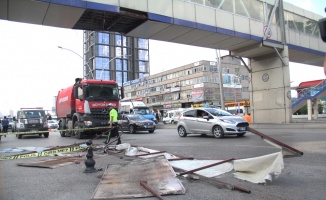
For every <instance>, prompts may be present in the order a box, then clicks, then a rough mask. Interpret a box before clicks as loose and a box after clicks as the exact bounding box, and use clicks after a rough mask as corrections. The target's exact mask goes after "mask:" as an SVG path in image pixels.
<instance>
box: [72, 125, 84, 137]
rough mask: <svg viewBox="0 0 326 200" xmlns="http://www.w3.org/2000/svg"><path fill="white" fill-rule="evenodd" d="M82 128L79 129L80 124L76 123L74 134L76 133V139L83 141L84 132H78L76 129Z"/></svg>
mask: <svg viewBox="0 0 326 200" xmlns="http://www.w3.org/2000/svg"><path fill="white" fill-rule="evenodd" d="M79 128H80V127H79V123H78V121H77V122H75V125H74V129H75V130H74V133H75V137H76V138H77V139H83V138H84V133H83V132H82V131H80V130H76V129H79Z"/></svg>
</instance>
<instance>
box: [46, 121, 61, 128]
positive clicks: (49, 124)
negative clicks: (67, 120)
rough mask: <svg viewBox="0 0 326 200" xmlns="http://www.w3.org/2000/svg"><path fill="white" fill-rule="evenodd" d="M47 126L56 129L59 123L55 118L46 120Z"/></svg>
mask: <svg viewBox="0 0 326 200" xmlns="http://www.w3.org/2000/svg"><path fill="white" fill-rule="evenodd" d="M48 128H49V129H58V128H59V124H58V122H57V121H56V120H48Z"/></svg>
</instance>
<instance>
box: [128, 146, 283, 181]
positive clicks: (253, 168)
mask: <svg viewBox="0 0 326 200" xmlns="http://www.w3.org/2000/svg"><path fill="white" fill-rule="evenodd" d="M124 146H128V145H127V144H125V145H124ZM128 149H129V150H130V151H133V153H132V155H137V156H138V155H141V154H144V155H145V156H138V157H140V158H150V157H157V156H164V157H165V158H166V159H169V160H170V159H175V158H178V157H177V156H175V155H173V154H170V153H166V152H165V153H161V154H152V155H146V154H148V153H154V152H159V151H157V150H153V149H147V148H143V147H130V148H126V149H125V150H126V151H128ZM125 154H126V155H128V154H129V153H128V152H126V153H125ZM221 161H222V160H177V161H173V160H170V161H169V163H170V165H172V166H173V167H176V168H179V169H182V170H184V171H190V170H193V169H196V168H200V167H204V166H207V165H211V164H213V163H216V162H221ZM235 163H237V165H236V166H237V169H235ZM246 166H250V168H248V169H247V168H246ZM283 168H284V164H283V156H282V151H281V152H277V153H273V154H268V155H264V156H260V157H255V158H247V159H239V160H234V161H233V162H228V163H223V164H221V165H217V166H213V167H210V168H207V169H203V170H200V171H196V174H199V175H201V176H205V177H216V176H219V175H221V174H224V173H227V172H231V171H233V170H234V171H236V173H234V175H235V177H236V178H239V179H242V180H246V181H249V182H252V183H266V180H270V181H272V179H273V178H274V179H276V178H277V177H278V176H279V175H280V174H281V172H282V169H283Z"/></svg>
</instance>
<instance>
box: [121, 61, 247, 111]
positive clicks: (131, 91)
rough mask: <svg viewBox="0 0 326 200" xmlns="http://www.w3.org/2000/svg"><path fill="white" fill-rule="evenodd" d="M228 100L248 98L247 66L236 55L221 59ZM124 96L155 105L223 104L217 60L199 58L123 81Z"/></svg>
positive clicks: (151, 105) (168, 107) (164, 107)
mask: <svg viewBox="0 0 326 200" xmlns="http://www.w3.org/2000/svg"><path fill="white" fill-rule="evenodd" d="M221 66H222V76H223V89H224V98H225V102H232V101H242V100H248V99H249V89H248V87H249V78H248V74H249V73H248V70H247V68H246V67H245V66H244V65H241V61H240V60H239V59H238V58H235V57H229V56H227V57H223V58H222V59H221ZM123 86H124V89H125V90H124V93H125V99H128V100H129V99H130V100H140V101H143V102H144V103H146V104H147V105H148V106H149V107H151V108H153V109H158V110H162V109H176V108H190V107H200V106H205V105H215V106H218V105H220V104H221V101H220V99H221V95H220V80H219V70H218V66H217V63H216V62H212V61H205V60H202V61H198V62H195V63H191V64H188V65H185V66H181V67H178V68H175V69H171V70H168V71H164V72H161V73H158V74H154V75H151V76H147V77H143V78H139V79H135V80H132V81H127V82H124V84H123Z"/></svg>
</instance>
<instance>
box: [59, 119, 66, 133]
mask: <svg viewBox="0 0 326 200" xmlns="http://www.w3.org/2000/svg"><path fill="white" fill-rule="evenodd" d="M63 130H64V129H63V127H62V125H61V122H60V123H59V133H60V136H61V137H66V132H65V131H63Z"/></svg>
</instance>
